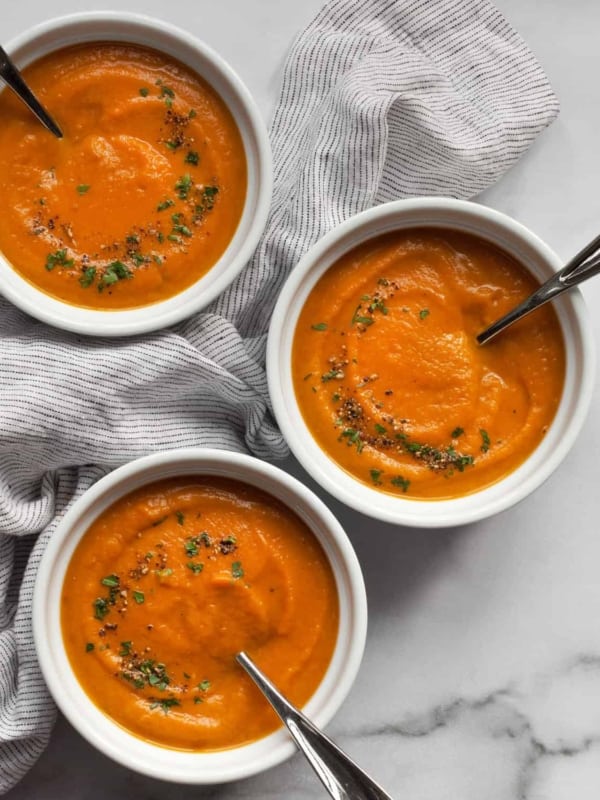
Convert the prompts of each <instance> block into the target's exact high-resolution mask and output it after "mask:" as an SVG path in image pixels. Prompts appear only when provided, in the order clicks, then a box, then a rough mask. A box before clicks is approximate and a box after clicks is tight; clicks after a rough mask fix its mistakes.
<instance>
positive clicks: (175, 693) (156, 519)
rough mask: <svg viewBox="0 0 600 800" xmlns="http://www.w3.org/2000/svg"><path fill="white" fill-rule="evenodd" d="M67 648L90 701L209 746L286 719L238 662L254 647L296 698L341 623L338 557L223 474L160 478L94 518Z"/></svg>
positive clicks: (65, 601) (195, 745) (77, 568)
mask: <svg viewBox="0 0 600 800" xmlns="http://www.w3.org/2000/svg"><path fill="white" fill-rule="evenodd" d="M61 622H62V630H63V638H64V643H65V647H66V651H67V654H68V657H69V660H70V662H71V666H72V667H73V670H74V672H75V675H76V677H77V679H78V680H79V682H80V684H81V686H82V687H83V689H84V690H85V692H86V693H87V694H88V695H89V697H90V698H91V700H92V701H93V702H94V703H95V704H96V705H97V706H98V707H99V708H100V709H101V710H102V711H103V712H104V713H105V714H107V715H108V716H109V717H111V718H112V719H113V720H114V721H115V722H117V723H118V724H119V725H121V726H122V727H123V728H125V729H127V730H128V731H130V732H131V733H133V734H135V735H136V736H138V737H140V738H142V739H145V740H148V741H151V742H154V743H157V744H160V745H162V746H165V747H170V748H177V749H184V750H196V751H209V750H218V749H223V748H230V747H235V746H238V745H242V744H244V743H246V742H250V741H254V740H256V739H258V738H260V737H262V736H265V735H266V734H268V733H270V732H271V731H273V730H274V729H275V728H277V727H278V720H277V718H276V716H275V714H274V712H273V711H272V710H271V708H270V706H269V705H268V703H267V702H266V701H265V699H264V698H263V697H262V695H261V694H260V692H259V691H258V689H257V688H256V687H255V686H254V684H253V683H252V681H251V680H250V678H248V676H247V675H246V674H245V673H244V671H243V670H242V668H241V667H240V666H239V665H238V664H237V663H236V662H235V661H234V656H235V654H236V653H237V652H239V651H240V650H246V651H247V652H248V653H249V654H250V655H251V656H252V657H253V658H255V659H256V661H257V663H258V664H259V666H260V667H261V668H262V669H263V670H264V671H265V672H266V673H267V675H269V676H270V677H271V678H272V680H273V681H274V682H275V683H276V684H277V685H278V686H279V688H280V689H281V690H282V691H283V692H284V694H286V695H287V696H288V697H289V698H290V700H291V701H292V702H293V703H296V704H298V705H300V706H302V705H303V704H305V703H306V701H307V700H308V699H309V698H310V697H311V695H312V694H313V693H314V691H315V689H316V688H317V686H318V685H319V683H320V681H321V679H322V677H323V675H324V674H325V672H326V670H327V667H328V665H329V662H330V659H331V656H332V654H333V650H334V647H335V642H336V638H337V630H338V596H337V590H336V585H335V579H334V576H333V573H332V570H331V567H330V564H329V562H328V560H327V558H326V556H325V554H324V552H323V550H322V548H321V546H320V544H319V543H318V542H317V540H316V538H315V537H314V535H313V533H312V532H311V531H310V530H309V529H308V527H307V526H306V525H305V524H304V523H303V522H302V521H301V520H300V519H299V518H298V517H297V516H296V515H295V514H294V513H293V512H292V511H291V510H290V509H289V508H287V507H286V506H284V505H283V504H282V503H280V502H279V501H278V500H276V499H274V498H273V497H271V496H270V495H268V494H265V493H264V492H262V491H260V490H258V489H255V488H253V487H251V486H248V485H246V484H243V483H240V482H237V481H232V480H226V479H221V478H212V477H198V478H194V477H184V478H177V479H169V480H164V481H161V482H157V483H154V484H151V485H148V486H145V487H143V488H141V489H138V490H136V491H135V492H133V493H132V494H129V495H127V496H126V497H124V498H122V499H121V500H119V501H117V502H116V503H115V504H114V505H112V506H111V507H110V508H109V509H108V510H106V511H105V512H104V513H103V514H101V515H100V517H99V518H98V519H97V520H96V521H95V522H94V523H93V525H92V526H91V527H90V529H89V530H88V531H87V532H86V533H85V535H84V537H83V538H82V540H81V542H80V543H79V544H78V546H77V548H76V550H75V553H74V555H73V557H72V559H71V562H70V564H69V567H68V570H67V573H66V576H65V581H64V586H63V592H62V608H61Z"/></svg>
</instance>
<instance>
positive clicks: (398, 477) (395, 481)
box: [390, 475, 410, 492]
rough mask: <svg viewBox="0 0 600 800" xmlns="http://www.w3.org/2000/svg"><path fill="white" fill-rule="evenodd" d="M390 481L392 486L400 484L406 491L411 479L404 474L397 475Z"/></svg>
mask: <svg viewBox="0 0 600 800" xmlns="http://www.w3.org/2000/svg"><path fill="white" fill-rule="evenodd" d="M390 483H391V484H392V486H399V487H400V488H401V489H402V491H403V492H406V491H407V489H408V487H409V486H410V481H409V480H408V479H407V478H403V477H402V475H396V476H395V477H394V478H392V480H391V481H390Z"/></svg>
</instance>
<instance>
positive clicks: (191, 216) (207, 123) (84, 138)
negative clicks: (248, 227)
mask: <svg viewBox="0 0 600 800" xmlns="http://www.w3.org/2000/svg"><path fill="white" fill-rule="evenodd" d="M23 72H24V75H25V78H26V80H27V81H28V83H29V84H30V85H31V87H32V89H33V90H34V92H35V93H36V94H37V95H38V96H39V98H40V100H41V101H42V103H43V104H44V105H45V106H46V107H47V108H48V110H49V111H50V112H51V113H52V115H53V116H54V117H55V118H56V120H57V122H58V123H59V125H60V127H61V129H62V131H63V134H64V138H63V139H57V138H55V137H54V136H53V135H52V134H50V133H48V132H47V131H46V130H45V129H44V128H43V127H42V126H41V124H40V123H39V122H38V121H37V120H36V119H35V117H34V116H33V115H32V114H31V112H30V111H28V109H27V108H26V107H25V106H24V105H23V103H22V102H21V101H20V100H18V99H17V98H16V97H15V96H14V95H13V93H12V92H11V91H9V90H8V89H6V90H4V91H3V92H2V94H1V95H0V192H1V195H2V199H3V201H4V202H3V212H2V215H1V216H0V250H1V251H2V253H3V254H4V256H5V257H6V259H7V260H8V261H9V262H10V263H11V265H12V266H13V268H14V269H15V270H16V271H17V272H19V273H20V274H21V275H22V276H23V277H25V278H26V279H27V280H28V281H30V282H31V283H33V284H34V285H35V286H37V287H38V288H39V289H42V290H43V291H45V292H47V293H48V294H50V295H52V296H54V297H57V298H60V299H61V300H64V301H67V302H69V303H72V304H73V305H77V306H85V307H89V308H100V309H115V308H133V307H139V306H144V305H148V304H151V303H155V302H158V301H161V300H165V299H166V298H168V297H171V296H172V295H174V294H177V293H178V292H180V291H182V290H183V289H186V288H188V287H189V286H191V285H192V284H193V283H194V282H195V281H197V280H198V279H199V278H200V277H202V276H203V275H204V274H205V273H206V272H207V271H208V270H209V269H210V268H211V267H212V266H213V265H214V264H215V262H216V261H217V260H218V259H219V257H220V256H221V255H222V253H223V252H224V250H225V249H226V247H227V245H228V244H229V242H230V241H231V239H232V237H233V235H234V233H235V230H236V227H237V225H238V222H239V220H240V217H241V214H242V210H243V206H244V202H245V196H246V157H245V153H244V147H243V143H242V140H241V136H240V133H239V131H238V129H237V126H236V124H235V122H234V120H233V117H232V115H231V113H230V112H229V110H228V109H227V107H226V106H225V104H224V102H223V100H222V99H221V98H220V97H219V95H218V94H217V93H216V92H215V91H214V90H213V89H212V88H211V87H210V86H209V85H208V84H207V83H206V82H205V81H204V80H203V79H201V78H200V77H199V76H198V75H196V74H195V73H194V72H192V71H191V70H190V69H188V68H187V67H185V66H184V65H183V64H181V63H179V62H178V61H176V60H175V59H172V58H170V57H169V56H166V55H163V54H161V53H158V52H156V51H154V50H151V49H147V48H144V47H139V46H134V45H128V44H116V43H115V44H111V43H91V44H85V45H81V46H76V47H69V48H65V49H62V50H58V51H56V52H54V53H52V54H50V55H48V56H46V57H44V58H42V59H41V60H39V61H37V62H35V63H34V64H32V65H31V66H29V67H28V68H26V69H25V70H24V71H23Z"/></svg>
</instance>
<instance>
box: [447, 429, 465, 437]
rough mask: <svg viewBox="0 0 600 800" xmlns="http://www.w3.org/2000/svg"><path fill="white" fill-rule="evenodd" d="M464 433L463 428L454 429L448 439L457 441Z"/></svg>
mask: <svg viewBox="0 0 600 800" xmlns="http://www.w3.org/2000/svg"><path fill="white" fill-rule="evenodd" d="M464 432H465V429H464V428H454V430H453V431H452V433H451V434H450V437H451V438H452V439H458V437H459V436H462V435H463V433H464Z"/></svg>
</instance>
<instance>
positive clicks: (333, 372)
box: [311, 369, 344, 383]
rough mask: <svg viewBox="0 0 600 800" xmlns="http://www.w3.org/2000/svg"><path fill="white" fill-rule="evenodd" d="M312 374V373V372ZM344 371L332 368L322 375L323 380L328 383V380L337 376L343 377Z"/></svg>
mask: <svg viewBox="0 0 600 800" xmlns="http://www.w3.org/2000/svg"><path fill="white" fill-rule="evenodd" d="M311 374H312V373H311ZM343 377H344V373H343V372H342V371H341V370H339V369H330V370H329V372H325V373H324V374H323V375H321V381H322V382H323V383H327V381H333V380H336V378H343Z"/></svg>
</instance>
